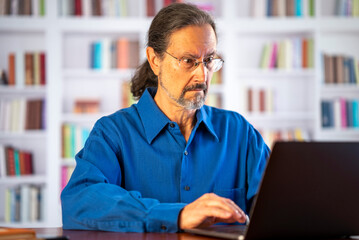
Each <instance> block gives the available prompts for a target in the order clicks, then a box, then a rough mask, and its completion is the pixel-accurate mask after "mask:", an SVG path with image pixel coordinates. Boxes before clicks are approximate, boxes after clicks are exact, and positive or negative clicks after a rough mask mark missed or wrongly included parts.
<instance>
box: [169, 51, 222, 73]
mask: <svg viewBox="0 0 359 240" xmlns="http://www.w3.org/2000/svg"><path fill="white" fill-rule="evenodd" d="M165 53H167V54H168V55H170V56H171V57H173V58H174V59H176V60H177V61H178V64H179V65H180V66H181V61H183V59H184V58H185V57H182V58H177V57H175V56H173V55H172V54H170V53H169V52H167V51H165ZM192 59H194V60H195V62H194V64H193V67H191V69H189V70H188V71H194V70H195V69H196V68H197V67H198V66H199V65H200V64H201V63H203V64H204V66H205V67H206V68H207V70H208V71H211V70H209V69H208V67H207V64H208V62H205V61H202V62H201V61H198V60H197V59H195V58H192ZM212 60H220V61H221V62H222V66H221V67H220V68H219V69H218V70H217V71H211V72H213V73H214V72H218V71H219V70H221V69H222V67H223V63H224V60H223V59H222V58H219V57H217V58H213V59H212Z"/></svg>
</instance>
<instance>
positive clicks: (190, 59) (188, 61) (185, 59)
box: [182, 58, 196, 64]
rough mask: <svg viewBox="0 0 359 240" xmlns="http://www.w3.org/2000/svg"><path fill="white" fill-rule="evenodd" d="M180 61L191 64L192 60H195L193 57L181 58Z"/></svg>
mask: <svg viewBox="0 0 359 240" xmlns="http://www.w3.org/2000/svg"><path fill="white" fill-rule="evenodd" d="M182 61H183V62H184V63H185V64H193V63H194V62H196V60H194V59H193V58H183V59H182Z"/></svg>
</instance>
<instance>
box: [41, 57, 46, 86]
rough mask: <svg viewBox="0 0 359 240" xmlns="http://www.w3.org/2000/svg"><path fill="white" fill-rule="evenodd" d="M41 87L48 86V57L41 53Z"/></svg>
mask: <svg viewBox="0 0 359 240" xmlns="http://www.w3.org/2000/svg"><path fill="white" fill-rule="evenodd" d="M40 85H43V86H44V85H46V56H45V53H44V52H41V53H40Z"/></svg>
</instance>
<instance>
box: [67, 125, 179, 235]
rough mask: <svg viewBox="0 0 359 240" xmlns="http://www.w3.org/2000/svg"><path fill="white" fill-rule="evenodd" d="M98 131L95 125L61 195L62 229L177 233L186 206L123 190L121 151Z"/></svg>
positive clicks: (78, 155)
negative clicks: (182, 211)
mask: <svg viewBox="0 0 359 240" xmlns="http://www.w3.org/2000/svg"><path fill="white" fill-rule="evenodd" d="M98 125H100V124H98ZM101 129H103V127H101V126H100V127H99V128H96V126H95V128H94V130H93V131H92V132H91V134H90V137H89V139H88V140H87V142H86V144H85V147H84V149H83V150H81V152H80V153H79V154H77V156H76V162H77V165H76V168H75V171H74V173H73V175H72V176H71V179H70V181H69V183H68V185H67V186H66V188H65V189H64V190H63V192H62V194H61V202H62V213H63V227H64V228H65V229H88V230H103V231H118V232H177V231H178V225H177V221H178V215H179V212H180V211H181V209H182V208H183V207H184V206H185V205H186V204H182V203H160V202H159V201H158V200H156V199H150V198H142V197H141V193H139V192H137V191H127V190H126V189H124V188H122V187H121V181H122V177H123V173H122V170H121V167H120V164H119V159H118V157H119V156H120V149H118V148H117V147H116V146H115V145H114V143H113V142H112V141H115V140H114V139H111V138H108V137H107V136H106V135H105V134H104V132H103V131H102V130H101ZM126 174H131V173H130V172H129V173H126ZM164 191H165V190H164Z"/></svg>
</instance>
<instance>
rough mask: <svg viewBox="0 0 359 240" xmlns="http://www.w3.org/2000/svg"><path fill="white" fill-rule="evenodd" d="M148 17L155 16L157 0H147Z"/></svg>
mask: <svg viewBox="0 0 359 240" xmlns="http://www.w3.org/2000/svg"><path fill="white" fill-rule="evenodd" d="M146 6H147V17H153V16H155V12H156V10H155V0H146Z"/></svg>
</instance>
